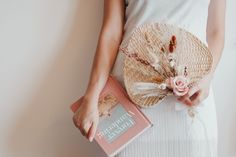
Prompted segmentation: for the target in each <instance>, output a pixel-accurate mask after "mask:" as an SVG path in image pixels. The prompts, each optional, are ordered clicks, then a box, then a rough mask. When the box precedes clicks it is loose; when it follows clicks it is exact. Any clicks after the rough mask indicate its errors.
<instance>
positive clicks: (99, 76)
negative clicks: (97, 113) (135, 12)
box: [85, 35, 121, 98]
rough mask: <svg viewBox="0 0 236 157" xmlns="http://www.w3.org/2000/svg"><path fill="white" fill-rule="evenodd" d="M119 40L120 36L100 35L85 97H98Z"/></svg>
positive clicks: (114, 56)
mask: <svg viewBox="0 0 236 157" xmlns="http://www.w3.org/2000/svg"><path fill="white" fill-rule="evenodd" d="M120 41H121V36H117V37H108V36H106V35H101V36H100V38H99V42H98V45H97V50H96V53H95V56H94V61H93V65H92V70H91V73H90V80H89V83H88V87H87V90H86V92H85V97H89V98H91V96H92V97H96V98H98V97H99V93H100V92H101V90H102V89H103V87H104V85H105V83H106V81H107V78H108V75H109V73H110V70H111V68H112V66H113V64H114V61H115V59H116V55H117V51H118V47H119V44H120Z"/></svg>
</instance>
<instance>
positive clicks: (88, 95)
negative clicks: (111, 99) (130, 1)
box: [73, 0, 125, 141]
mask: <svg viewBox="0 0 236 157" xmlns="http://www.w3.org/2000/svg"><path fill="white" fill-rule="evenodd" d="M124 13H125V1H124V0H104V13H103V14H104V16H103V24H102V28H101V31H100V35H99V40H98V44H97V49H96V53H95V56H94V60H93V66H92V71H91V74H90V80H89V84H88V87H87V90H86V92H85V94H84V99H83V101H82V104H81V107H80V108H79V110H77V111H76V112H75V114H74V116H73V121H74V124H75V126H76V127H78V128H79V130H80V131H81V133H82V135H84V136H85V137H86V138H87V139H89V141H92V140H93V138H94V136H95V132H96V129H97V125H98V121H99V114H98V98H99V93H100V92H101V90H102V89H103V87H104V86H105V83H106V81H107V78H108V76H109V73H110V71H111V69H112V67H113V65H114V63H115V59H116V56H117V52H118V47H119V45H120V42H121V40H122V36H123V28H124Z"/></svg>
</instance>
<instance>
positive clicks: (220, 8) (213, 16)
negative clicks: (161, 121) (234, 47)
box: [207, 0, 226, 76]
mask: <svg viewBox="0 0 236 157" xmlns="http://www.w3.org/2000/svg"><path fill="white" fill-rule="evenodd" d="M225 9H226V0H211V1H210V5H209V10H208V20H207V43H208V47H209V49H210V51H211V52H212V56H213V66H212V70H211V72H210V75H212V76H213V74H214V72H215V70H216V67H217V65H218V63H219V61H220V58H221V55H222V51H223V48H224V40H225Z"/></svg>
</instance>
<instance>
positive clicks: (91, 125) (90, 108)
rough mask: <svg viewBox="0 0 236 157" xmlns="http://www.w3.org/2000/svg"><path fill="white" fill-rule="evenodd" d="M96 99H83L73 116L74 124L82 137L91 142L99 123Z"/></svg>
mask: <svg viewBox="0 0 236 157" xmlns="http://www.w3.org/2000/svg"><path fill="white" fill-rule="evenodd" d="M97 104H98V99H97V98H92V97H89V98H87V97H84V98H83V99H82V103H81V104H80V107H79V108H78V110H77V111H76V112H75V114H74V116H73V121H74V124H75V126H76V127H77V128H79V130H80V132H81V133H82V135H83V136H85V137H86V138H87V139H89V141H90V142H91V141H92V140H93V138H94V136H95V133H96V130H97V125H98V122H99V111H98V107H97Z"/></svg>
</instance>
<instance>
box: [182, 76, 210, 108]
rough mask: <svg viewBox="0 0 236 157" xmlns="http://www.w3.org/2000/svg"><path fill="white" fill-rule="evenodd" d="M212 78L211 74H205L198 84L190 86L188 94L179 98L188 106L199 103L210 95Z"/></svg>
mask: <svg viewBox="0 0 236 157" xmlns="http://www.w3.org/2000/svg"><path fill="white" fill-rule="evenodd" d="M211 80H212V75H211V74H209V75H207V76H205V77H204V78H203V79H201V80H200V81H199V82H198V84H196V85H195V86H193V87H192V88H190V89H189V91H188V93H187V94H185V95H184V96H181V97H179V98H178V100H179V101H180V102H182V103H184V104H186V105H188V106H193V105H198V104H199V103H201V102H202V101H203V100H204V99H206V98H207V97H208V95H209V90H210V83H211Z"/></svg>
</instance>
